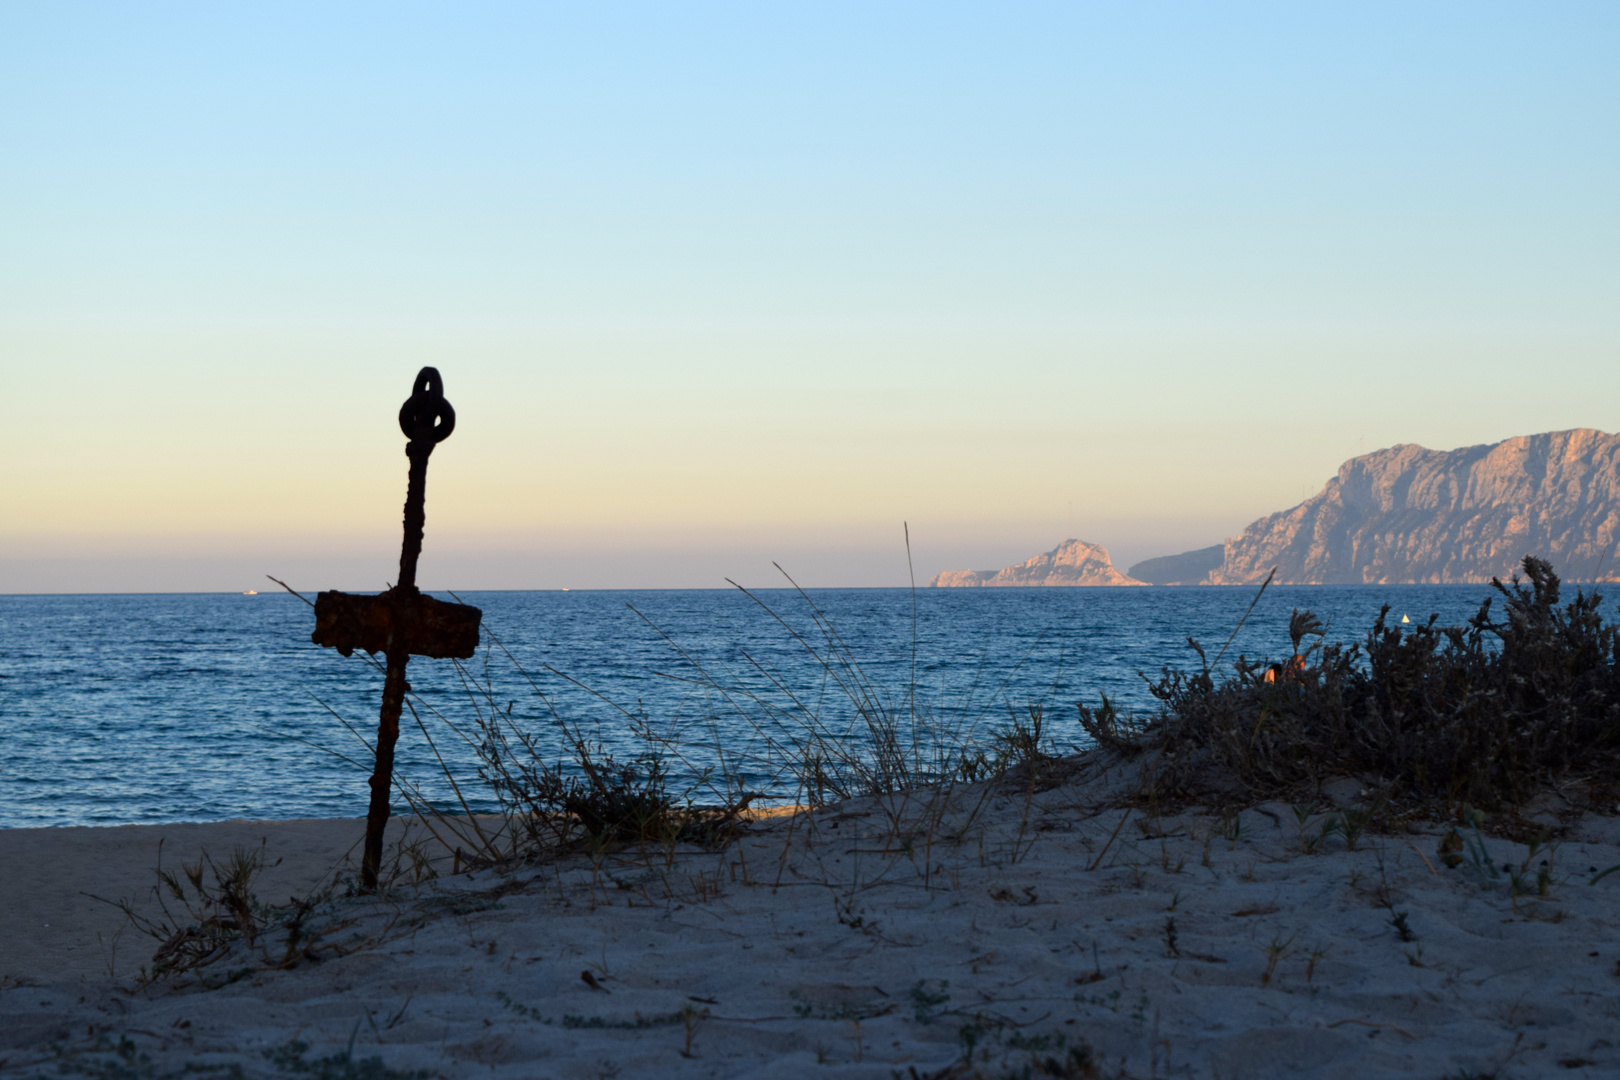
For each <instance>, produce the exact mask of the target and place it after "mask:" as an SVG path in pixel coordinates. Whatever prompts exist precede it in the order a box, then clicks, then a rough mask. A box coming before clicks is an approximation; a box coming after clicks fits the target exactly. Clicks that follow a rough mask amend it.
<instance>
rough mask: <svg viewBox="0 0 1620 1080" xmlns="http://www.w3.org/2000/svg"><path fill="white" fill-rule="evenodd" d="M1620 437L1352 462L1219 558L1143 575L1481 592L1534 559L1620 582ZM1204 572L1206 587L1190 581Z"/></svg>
mask: <svg viewBox="0 0 1620 1080" xmlns="http://www.w3.org/2000/svg"><path fill="white" fill-rule="evenodd" d="M1617 539H1620V435H1611V434H1609V433H1607V432H1603V431H1594V430H1593V429H1591V428H1576V429H1574V430H1572V431H1553V432H1546V433H1543V434H1540V435H1522V436H1519V437H1517V438H1513V439H1505V440H1503V441H1502V442H1499V443H1491V444H1489V445H1484V446H1465V447H1462V448H1461V449H1457V450H1429V449H1426V448H1425V447H1422V446H1415V445H1411V444H1403V445H1400V446H1392V447H1389V448H1388V449H1387V450H1379V451H1376V452H1374V453H1371V454H1366V455H1363V456H1361V457H1357V458H1351V459H1350V460H1349V461H1347V462H1345V463H1344V464H1343V465H1341V466H1340V467H1339V474H1338V475H1337V476H1335V477H1334V478H1333V479H1331V480H1329V481H1328V482H1327V485H1326V486H1325V487H1324V488H1323V489H1322V490H1321V492H1320V493H1319V494H1317V495H1315V496H1314V497H1312V498H1310V499H1307V500H1306V501H1304V502H1302V503H1300V504H1299V505H1298V506H1295V507H1293V508H1292V509H1289V510H1284V511H1281V512H1280V513H1276V514H1272V515H1270V516H1268V517H1263V518H1261V519H1260V520H1259V521H1256V522H1254V523H1253V524H1251V525H1250V526H1249V527H1248V528H1246V529H1244V530H1243V532H1242V533H1241V534H1240V535H1239V536H1237V537H1235V538H1233V539H1230V540H1228V541H1226V543H1225V545H1224V546H1222V547H1219V548H1205V549H1201V550H1199V551H1190V552H1187V553H1185V554H1183V555H1172V556H1166V557H1163V558H1159V559H1149V560H1147V561H1145V562H1141V563H1137V564H1136V565H1135V566H1132V567H1131V568H1130V573H1131V574H1132V575H1133V576H1136V577H1140V578H1142V579H1143V580H1145V581H1148V582H1151V583H1153V584H1160V585H1170V584H1189V585H1190V584H1202V585H1245V584H1251V583H1254V582H1259V581H1262V580H1264V579H1265V576H1266V574H1268V573H1269V572H1270V571H1271V568H1272V567H1276V568H1277V576H1276V581H1277V582H1278V583H1280V584H1295V585H1345V584H1357V585H1360V584H1369V585H1372V584H1446V583H1479V582H1487V581H1490V580H1491V578H1493V577H1501V578H1504V579H1505V578H1507V577H1508V576H1510V575H1511V574H1512V573H1513V572H1514V571H1515V570H1516V569H1517V568H1518V566H1519V563H1520V560H1522V559H1523V558H1524V556H1526V555H1538V556H1540V557H1541V558H1543V559H1547V560H1548V561H1550V562H1551V563H1552V564H1553V566H1554V567H1556V568H1557V570H1558V572H1559V574H1560V575H1561V576H1563V577H1564V578H1565V580H1569V581H1594V580H1601V581H1616V580H1620V565H1617V563H1616V556H1617V552H1616V550H1615V545H1616V540H1617ZM1200 570H1202V571H1203V573H1202V576H1198V577H1195V576H1194V575H1197V574H1199V572H1200Z"/></svg>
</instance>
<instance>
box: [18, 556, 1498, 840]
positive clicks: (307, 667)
mask: <svg viewBox="0 0 1620 1080" xmlns="http://www.w3.org/2000/svg"><path fill="white" fill-rule="evenodd" d="M1488 591H1489V590H1488V589H1487V587H1485V586H1471V585H1470V586H1387V587H1386V586H1349V587H1344V586H1290V587H1274V588H1272V589H1270V590H1268V591H1267V592H1266V594H1265V596H1264V597H1263V598H1262V599H1261V601H1260V603H1259V605H1258V606H1257V607H1256V609H1255V611H1254V614H1253V615H1252V616H1251V617H1250V619H1249V622H1248V623H1247V624H1246V625H1245V626H1244V628H1243V630H1242V631H1241V633H1240V634H1239V635H1238V637H1237V639H1236V641H1235V643H1234V644H1233V646H1232V650H1231V654H1232V656H1234V657H1235V656H1236V655H1237V654H1238V653H1239V652H1241V653H1245V654H1247V655H1248V656H1250V657H1258V656H1270V657H1273V658H1277V657H1286V655H1287V653H1288V649H1289V645H1288V637H1287V632H1286V628H1287V623H1288V616H1289V612H1290V610H1291V609H1292V608H1295V607H1301V608H1310V609H1311V610H1313V611H1315V612H1317V613H1318V614H1319V615H1320V616H1322V617H1323V618H1324V619H1326V620H1328V621H1329V623H1330V626H1331V636H1333V637H1337V638H1354V637H1359V636H1361V635H1362V634H1363V633H1364V632H1365V630H1366V628H1367V627H1368V626H1370V625H1371V623H1372V620H1373V618H1374V616H1375V615H1376V614H1377V612H1378V609H1379V606H1380V605H1382V604H1386V603H1387V604H1389V605H1391V606H1392V607H1393V609H1394V615H1395V617H1396V618H1397V619H1398V618H1399V616H1400V615H1402V614H1409V615H1410V617H1411V619H1412V620H1413V622H1416V621H1418V620H1419V619H1424V618H1427V617H1428V615H1429V614H1430V613H1431V612H1435V613H1438V614H1439V615H1440V617H1441V619H1442V620H1443V621H1446V622H1461V621H1463V620H1465V619H1466V618H1467V617H1468V616H1469V615H1471V614H1473V612H1474V610H1475V609H1476V608H1477V606H1478V604H1479V602H1480V600H1481V599H1483V598H1484V597H1485V596H1486V594H1487V592H1488ZM756 595H757V597H758V598H759V599H761V600H763V601H764V603H765V604H767V605H769V606H770V607H771V608H772V609H774V610H775V612H776V614H777V615H780V616H781V621H778V620H777V618H776V617H774V616H773V615H772V614H771V612H769V611H767V610H765V608H763V607H761V606H760V605H759V604H758V603H756V602H755V601H754V600H752V599H750V598H749V597H748V596H745V595H743V594H741V593H737V592H731V591H722V590H691V591H649V592H607V591H603V592H488V593H466V594H463V595H462V599H463V600H465V601H466V602H467V603H470V604H475V605H477V606H479V607H481V608H482V609H483V610H484V622H485V626H486V627H487V628H488V629H490V630H491V631H493V632H494V634H495V635H496V636H498V637H499V638H500V640H501V642H503V643H504V644H505V646H506V647H507V649H508V650H509V651H510V653H511V656H512V658H515V660H514V659H509V658H508V657H507V656H506V655H505V654H504V653H502V652H501V651H499V650H492V651H491V652H490V654H489V656H488V657H487V658H486V657H481V658H480V659H479V660H478V661H474V662H473V663H472V664H471V665H470V667H471V668H472V670H473V674H474V675H476V676H477V677H478V678H480V679H483V678H488V679H490V680H491V681H492V685H493V687H494V691H493V694H494V697H495V698H497V699H498V703H499V705H500V707H501V708H502V710H503V711H504V710H505V709H506V708H507V704H508V703H509V702H510V703H511V704H510V709H511V712H510V715H511V717H512V719H513V721H514V722H515V723H518V724H520V725H522V726H523V727H524V728H525V729H526V730H529V731H531V732H533V733H534V735H535V737H536V738H537V739H538V740H539V741H540V742H541V744H542V745H545V746H555V745H557V743H556V738H555V731H556V723H557V717H559V716H561V717H563V718H566V719H567V720H569V721H570V722H573V723H577V724H579V725H581V726H582V728H583V729H584V730H585V731H586V732H588V733H590V734H591V735H592V736H593V737H596V738H600V739H601V740H602V741H603V742H604V743H606V744H608V745H610V746H618V747H620V748H621V749H623V748H625V747H627V746H629V745H630V743H629V741H628V738H627V736H628V727H629V725H628V721H627V720H626V718H625V715H624V713H623V712H621V711H619V710H620V709H621V708H622V709H624V710H627V711H629V712H631V713H635V714H638V715H643V716H645V717H646V718H647V720H648V721H649V722H650V723H651V724H653V725H654V726H655V727H657V728H659V729H660V730H669V729H670V728H671V727H674V728H678V729H680V730H682V731H684V732H685V734H686V738H687V740H688V741H689V742H691V743H694V744H696V743H705V742H706V743H707V744H708V745H709V746H710V747H712V746H714V745H716V743H717V744H718V745H719V746H720V747H721V748H722V749H723V750H724V751H726V752H728V753H737V752H739V751H746V749H747V747H748V745H749V741H750V739H751V738H754V737H755V736H754V735H753V729H752V728H751V727H750V726H749V724H748V722H747V721H746V720H745V719H744V716H743V714H745V713H750V714H753V715H754V716H755V718H756V719H758V715H759V712H760V708H759V706H758V704H757V700H756V697H757V696H758V695H765V696H771V697H772V699H773V700H776V701H778V702H780V701H783V700H785V698H786V695H788V694H792V695H794V696H795V697H796V698H797V699H798V700H800V701H803V702H805V703H806V704H807V706H809V707H811V708H816V709H819V710H820V712H821V714H822V715H823V716H824V717H825V718H827V720H828V721H829V723H835V724H836V723H838V722H840V720H841V718H842V719H847V718H848V716H849V714H850V709H849V707H848V704H847V699H846V698H844V696H843V695H841V694H840V693H838V692H837V691H836V688H835V687H831V686H829V683H828V680H827V678H826V672H825V670H824V669H823V668H822V667H821V665H820V664H819V663H818V662H817V661H816V660H815V658H814V657H813V656H812V655H811V654H810V652H809V651H808V650H807V649H806V647H805V645H804V644H802V643H801V642H800V641H799V640H796V638H795V634H798V635H800V636H802V637H803V638H804V640H805V641H807V642H809V643H811V644H812V645H814V646H815V647H816V648H817V649H823V650H824V649H825V640H824V638H823V636H822V635H821V634H820V633H819V632H818V631H816V629H815V628H814V626H813V625H812V623H811V619H810V617H809V603H808V602H807V601H806V599H805V598H804V597H801V596H799V595H797V594H795V593H793V592H791V591H788V590H782V591H767V592H762V593H758V594H756ZM808 595H809V598H810V602H813V603H814V604H815V605H816V606H817V607H818V608H819V609H820V610H821V611H822V612H823V613H825V615H826V616H827V618H828V619H830V620H831V622H832V624H833V625H834V626H835V627H836V631H837V635H838V637H839V639H840V640H841V642H842V644H843V646H844V647H845V648H847V654H848V655H849V656H852V657H853V658H854V659H855V660H856V661H858V663H859V664H860V665H861V668H862V670H863V671H864V673H865V677H866V678H867V679H868V680H869V682H870V684H871V685H872V686H873V687H874V688H875V689H876V692H877V694H878V695H879V696H881V697H884V698H886V699H888V700H890V701H894V702H904V701H905V700H906V695H907V693H908V687H910V686H911V685H913V671H915V685H916V687H917V690H916V701H917V702H918V703H919V705H920V707H922V708H924V709H927V710H931V711H932V712H933V713H934V714H935V715H936V716H943V717H948V718H950V720H951V722H952V723H953V724H955V725H957V726H962V725H971V724H973V723H983V722H993V721H996V720H1004V719H1005V717H1006V716H1007V709H1008V707H1009V705H1012V706H1014V707H1018V708H1022V707H1023V706H1024V705H1025V704H1026V703H1030V702H1041V703H1044V704H1045V705H1046V706H1048V707H1049V708H1050V709H1052V710H1053V713H1052V715H1054V716H1055V719H1054V721H1053V722H1052V727H1051V730H1052V733H1053V734H1054V735H1055V737H1056V738H1057V739H1058V741H1059V742H1060V743H1066V742H1071V741H1072V742H1079V741H1080V737H1081V733H1080V729H1079V725H1078V723H1076V722H1075V720H1074V709H1073V702H1075V701H1076V700H1079V699H1082V698H1083V699H1085V700H1087V701H1089V702H1093V703H1094V702H1095V701H1096V700H1097V698H1098V696H1099V695H1100V694H1103V693H1107V694H1108V695H1109V696H1110V697H1111V698H1114V699H1116V700H1118V701H1121V702H1124V703H1125V704H1127V705H1130V706H1133V707H1136V708H1138V709H1145V708H1148V707H1149V705H1150V702H1151V699H1150V698H1149V696H1148V695H1147V693H1146V686H1145V684H1144V682H1143V681H1142V679H1140V678H1139V677H1138V674H1137V673H1138V672H1139V671H1146V672H1148V673H1149V674H1155V673H1157V671H1158V669H1159V668H1160V667H1161V666H1163V665H1176V666H1183V665H1185V666H1191V665H1192V663H1193V662H1194V659H1195V658H1194V657H1193V655H1192V653H1191V652H1190V651H1189V650H1188V648H1187V646H1186V643H1185V639H1186V637H1187V636H1188V635H1191V636H1193V637H1196V638H1198V639H1199V640H1200V641H1201V642H1202V643H1204V644H1205V645H1206V646H1207V647H1208V649H1209V651H1210V653H1211V655H1212V656H1213V654H1214V652H1215V651H1216V650H1217V649H1218V648H1219V647H1220V645H1221V643H1222V642H1223V641H1225V640H1226V638H1227V636H1228V635H1229V634H1230V633H1231V632H1232V629H1233V627H1234V626H1236V625H1237V623H1238V620H1239V619H1240V618H1241V617H1242V615H1243V612H1244V609H1245V608H1246V607H1248V605H1249V603H1250V602H1251V601H1252V600H1253V598H1254V590H1252V589H1249V588H1121V589H1106V588H1092V589H939V590H935V589H925V590H920V591H918V592H917V593H916V595H915V605H916V606H915V612H916V617H915V623H914V622H913V594H912V593H911V592H910V591H909V590H904V589H894V590H890V589H849V590H836V589H833V590H814V591H812V592H811V593H809V594H808ZM312 623H313V618H312V613H311V610H310V608H309V607H308V606H307V605H306V604H305V603H304V602H302V601H301V600H299V599H296V598H294V597H292V596H289V595H287V594H285V593H275V592H266V593H262V594H260V595H257V596H242V595H234V594H199V595H173V594H164V595H113V596H0V635H3V636H0V640H3V641H4V643H5V644H4V646H3V648H0V739H3V744H0V747H3V748H0V827H19V826H37V825H85V824H91V825H115V824H125V823H134V822H149V823H150V822H173V821H217V820H225V819H230V818H299V817H355V816H360V815H363V814H364V812H365V804H366V790H367V789H366V783H365V781H366V774H367V770H366V769H365V768H362V767H361V766H360V765H359V764H356V763H351V762H348V761H345V760H343V759H342V758H341V757H338V756H335V755H336V754H343V755H347V756H349V757H352V758H353V759H354V760H355V762H364V761H365V756H366V753H367V751H366V749H365V748H364V747H363V746H362V745H361V744H360V743H358V742H357V741H356V739H355V737H354V736H353V735H351V734H350V733H349V732H348V731H347V730H345V728H344V726H343V724H342V723H341V722H340V720H339V718H340V717H341V718H342V720H346V721H348V723H350V724H352V725H353V726H354V727H355V728H357V729H358V730H359V731H361V732H363V733H365V734H366V736H367V738H369V737H370V734H371V731H372V729H373V728H374V727H375V724H376V710H377V703H378V697H379V693H380V688H381V683H382V677H381V675H380V674H379V673H378V672H377V671H376V670H374V669H373V668H372V667H371V666H369V665H368V664H367V663H366V662H365V661H364V660H363V659H362V657H361V656H360V655H356V656H354V657H351V658H347V659H345V658H344V657H341V656H338V655H337V654H336V653H334V652H332V651H330V650H326V649H321V648H319V647H317V646H315V645H313V644H311V643H310V640H309V633H310V629H311V626H312ZM784 624H785V625H784ZM914 626H915V661H914V659H913V655H914V650H913V633H914V630H913V628H914ZM486 660H487V664H486ZM694 665H700V666H701V667H702V668H703V669H705V670H706V671H707V672H708V674H709V677H710V680H711V681H713V682H719V683H722V684H728V685H735V686H742V687H751V688H752V692H753V694H754V695H756V697H750V696H749V695H748V693H746V692H734V693H732V694H729V695H727V694H720V693H717V692H716V691H715V690H714V689H713V687H712V686H710V687H705V686H704V685H703V682H704V680H702V679H701V678H698V677H697V672H696V668H695V666H694ZM756 665H757V666H756ZM519 666H521V669H522V670H521V671H520V670H519ZM410 672H411V682H412V684H413V687H414V688H415V690H416V691H417V692H418V693H420V694H421V695H422V697H423V700H424V701H425V702H426V703H427V705H428V706H430V707H431V708H433V709H436V710H438V711H439V712H440V713H442V714H443V716H444V717H445V718H446V719H448V720H450V721H452V722H455V723H457V724H459V725H461V726H462V727H464V728H465V727H470V721H471V719H472V706H471V704H470V703H469V700H468V697H467V694H466V692H465V689H464V686H463V683H462V677H461V675H459V674H458V672H457V671H456V669H455V667H454V665H453V664H452V663H451V662H449V661H435V660H420V659H419V660H413V661H412V663H411V667H410ZM762 672H769V673H770V675H769V678H767V677H766V676H765V675H764V674H762ZM525 673H526V674H525ZM558 673H561V674H558ZM531 679H532V682H533V685H530V681H529V680H531ZM570 680H574V681H570ZM429 719H430V720H431V722H432V725H433V726H430V727H429V733H430V734H432V735H433V737H434V738H435V739H436V741H437V746H438V749H439V751H440V752H441V753H442V754H443V755H444V757H445V759H446V761H447V762H448V764H449V765H450V767H451V769H452V771H454V772H456V773H457V774H459V775H461V776H464V777H472V776H474V775H475V774H476V771H477V764H476V756H475V755H474V753H473V752H472V750H471V748H470V747H469V745H468V744H467V743H466V742H464V741H462V740H461V739H459V738H458V737H457V736H456V735H455V734H454V733H453V732H452V731H451V730H450V729H449V728H448V727H446V726H444V725H443V724H442V723H441V722H440V721H438V720H437V719H436V718H432V717H431V716H430V717H429ZM693 753H694V755H695V756H694V757H693V758H692V759H691V762H690V765H691V767H692V768H701V767H703V766H704V765H705V764H707V763H708V762H710V761H712V750H702V749H701V748H700V749H697V750H694V752H693ZM706 755H707V756H706ZM399 763H400V768H401V771H402V772H403V773H405V774H406V775H408V776H411V777H414V778H417V779H418V781H419V782H421V783H422V784H423V786H424V790H426V791H428V792H429V793H430V794H432V795H433V797H434V798H436V799H443V800H446V801H448V800H449V798H450V792H449V790H448V789H447V787H446V785H445V784H444V782H443V780H442V772H441V770H440V769H439V768H438V765H437V763H436V761H435V760H434V756H433V752H432V750H431V749H430V747H429V745H428V742H427V739H426V738H425V737H424V735H423V733H422V732H421V731H420V730H418V729H416V728H415V727H414V726H410V725H409V718H408V717H407V726H406V727H405V729H404V732H403V735H402V737H401V739H400V754H399ZM680 779H682V778H681V777H677V780H680ZM767 782H768V781H767V780H761V781H760V783H761V784H764V783H767ZM476 787H477V786H476V784H475V785H473V786H472V788H471V789H470V792H469V793H470V794H472V795H473V796H475V806H477V807H480V808H482V807H487V806H488V805H489V802H488V800H487V799H478V798H476V796H477V791H476Z"/></svg>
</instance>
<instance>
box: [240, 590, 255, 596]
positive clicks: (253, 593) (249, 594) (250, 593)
mask: <svg viewBox="0 0 1620 1080" xmlns="http://www.w3.org/2000/svg"><path fill="white" fill-rule="evenodd" d="M242 595H243V596H258V595H259V590H258V589H249V590H247V591H246V592H244V593H243V594H242Z"/></svg>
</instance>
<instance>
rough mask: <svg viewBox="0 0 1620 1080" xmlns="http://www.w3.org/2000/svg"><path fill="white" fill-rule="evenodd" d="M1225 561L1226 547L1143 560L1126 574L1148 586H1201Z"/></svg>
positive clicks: (1223, 545)
mask: <svg viewBox="0 0 1620 1080" xmlns="http://www.w3.org/2000/svg"><path fill="white" fill-rule="evenodd" d="M1225 559H1226V545H1225V544H1216V545H1214V546H1213V547H1207V548H1199V549H1198V550H1197V551H1184V552H1182V553H1181V554H1180V555H1160V556H1159V557H1158V558H1156V559H1143V560H1142V561H1141V562H1139V563H1136V564H1135V565H1134V566H1132V567H1131V568H1130V569H1129V570H1127V571H1125V572H1126V573H1127V574H1129V575H1130V576H1131V577H1133V578H1136V579H1137V580H1139V581H1145V582H1147V583H1148V584H1149V585H1202V584H1203V583H1204V579H1205V578H1206V577H1208V576H1209V572H1210V571H1211V570H1214V569H1216V568H1217V567H1219V566H1220V565H1221V563H1222V562H1223V561H1225Z"/></svg>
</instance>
